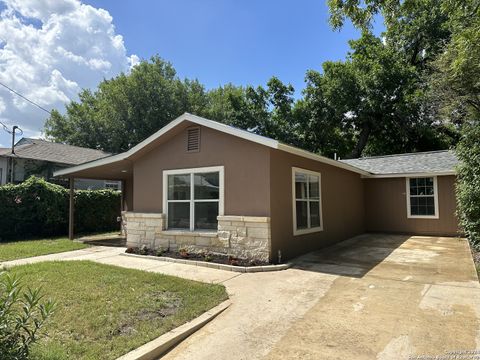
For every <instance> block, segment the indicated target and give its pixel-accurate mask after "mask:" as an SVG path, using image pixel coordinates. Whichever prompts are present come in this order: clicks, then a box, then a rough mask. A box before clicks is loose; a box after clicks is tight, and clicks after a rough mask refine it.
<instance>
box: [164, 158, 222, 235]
mask: <svg viewBox="0 0 480 360" xmlns="http://www.w3.org/2000/svg"><path fill="white" fill-rule="evenodd" d="M209 172H218V177H219V187H220V189H219V195H218V215H224V204H225V180H224V176H225V175H224V174H225V170H224V167H223V166H209V167H200V168H191V169H174V170H164V171H163V211H162V212H163V213H164V214H165V229H168V175H180V174H190V175H191V177H193V175H194V174H197V173H209ZM190 181H191V186H190V200H188V202H192V201H194V199H193V191H194V186H192V185H193V181H192V179H191V180H190ZM170 201H171V202H172V201H173V202H175V201H176V202H187V201H184V200H170ZM195 201H197V202H201V201H211V202H213V201H215V200H210V199H209V200H195ZM185 230H186V231H188V229H185ZM190 231H201V232H205V231H207V232H212V229H205V230H202V229H200V230H198V229H197V230H195V219H194V207H193V206H190Z"/></svg>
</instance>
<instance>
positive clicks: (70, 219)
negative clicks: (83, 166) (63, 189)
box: [68, 177, 75, 240]
mask: <svg viewBox="0 0 480 360" xmlns="http://www.w3.org/2000/svg"><path fill="white" fill-rule="evenodd" d="M69 183H70V202H69V208H68V238H69V239H70V240H73V208H74V194H75V193H74V184H75V179H74V178H73V177H71V178H69Z"/></svg>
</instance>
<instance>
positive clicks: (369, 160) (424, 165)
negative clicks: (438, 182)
mask: <svg viewBox="0 0 480 360" xmlns="http://www.w3.org/2000/svg"><path fill="white" fill-rule="evenodd" d="M340 161H342V162H344V163H346V164H349V165H353V166H356V167H358V168H360V169H362V170H365V171H368V172H370V173H372V174H376V175H387V174H406V173H436V172H438V173H441V172H450V171H454V170H455V166H456V165H457V163H458V159H457V157H456V156H455V154H454V153H453V151H451V150H441V151H430V152H419V153H410V154H397V155H387V156H372V157H365V158H359V159H349V160H340Z"/></svg>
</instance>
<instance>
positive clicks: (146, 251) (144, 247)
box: [138, 245, 150, 255]
mask: <svg viewBox="0 0 480 360" xmlns="http://www.w3.org/2000/svg"><path fill="white" fill-rule="evenodd" d="M138 253H139V254H140V255H148V254H149V253H150V249H149V248H148V246H147V245H142V246H140V249H139V250H138Z"/></svg>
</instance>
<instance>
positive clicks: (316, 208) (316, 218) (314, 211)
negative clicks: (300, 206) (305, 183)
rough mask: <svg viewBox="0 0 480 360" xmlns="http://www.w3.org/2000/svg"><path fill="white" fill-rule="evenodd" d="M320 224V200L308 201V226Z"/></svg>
mask: <svg viewBox="0 0 480 360" xmlns="http://www.w3.org/2000/svg"><path fill="white" fill-rule="evenodd" d="M319 226H320V201H310V227H319Z"/></svg>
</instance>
